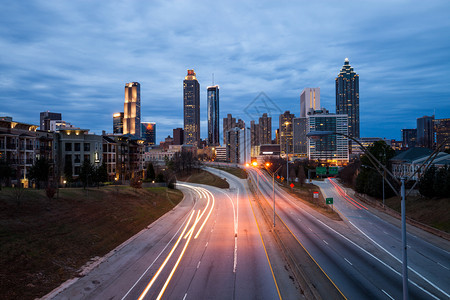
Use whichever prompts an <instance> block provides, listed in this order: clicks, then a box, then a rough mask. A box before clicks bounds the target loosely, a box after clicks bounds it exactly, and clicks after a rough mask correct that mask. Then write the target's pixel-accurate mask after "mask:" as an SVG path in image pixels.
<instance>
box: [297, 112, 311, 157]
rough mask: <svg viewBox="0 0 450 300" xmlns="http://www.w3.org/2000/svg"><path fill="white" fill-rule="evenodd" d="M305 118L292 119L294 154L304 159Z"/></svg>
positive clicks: (306, 151) (305, 153) (306, 145)
mask: <svg viewBox="0 0 450 300" xmlns="http://www.w3.org/2000/svg"><path fill="white" fill-rule="evenodd" d="M306 123H307V118H294V154H298V155H299V156H301V157H304V156H306V155H307V154H308V139H307V138H306Z"/></svg>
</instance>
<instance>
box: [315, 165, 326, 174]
mask: <svg viewBox="0 0 450 300" xmlns="http://www.w3.org/2000/svg"><path fill="white" fill-rule="evenodd" d="M316 175H327V167H317V168H316Z"/></svg>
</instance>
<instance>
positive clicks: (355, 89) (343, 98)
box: [336, 58, 359, 138]
mask: <svg viewBox="0 0 450 300" xmlns="http://www.w3.org/2000/svg"><path fill="white" fill-rule="evenodd" d="M336 114H338V115H339V114H346V115H348V135H349V136H351V137H354V138H359V75H358V74H356V73H355V71H353V68H352V67H351V66H350V63H349V61H348V58H346V59H345V62H344V65H343V67H342V69H341V72H340V73H339V74H338V76H337V77H336Z"/></svg>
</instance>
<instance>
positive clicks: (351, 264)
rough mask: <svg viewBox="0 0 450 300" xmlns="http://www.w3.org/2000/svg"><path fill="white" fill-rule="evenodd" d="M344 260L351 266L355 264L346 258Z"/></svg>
mask: <svg viewBox="0 0 450 300" xmlns="http://www.w3.org/2000/svg"><path fill="white" fill-rule="evenodd" d="M344 259H345V261H346V262H348V263H349V264H350V266H353V264H352V263H351V262H350V261H349V260H348V259H346V258H345V257H344Z"/></svg>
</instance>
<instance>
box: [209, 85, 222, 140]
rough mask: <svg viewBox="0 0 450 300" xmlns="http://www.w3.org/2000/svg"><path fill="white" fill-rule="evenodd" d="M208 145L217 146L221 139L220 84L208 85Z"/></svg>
mask: <svg viewBox="0 0 450 300" xmlns="http://www.w3.org/2000/svg"><path fill="white" fill-rule="evenodd" d="M207 94H208V145H209V146H217V145H219V144H220V141H219V86H218V85H214V86H208V88H207Z"/></svg>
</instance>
